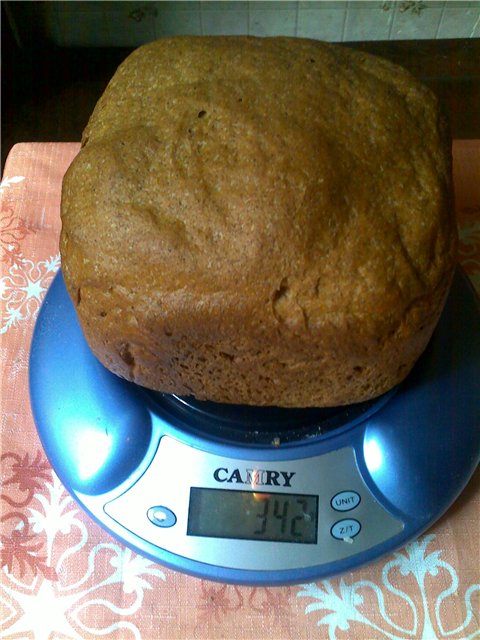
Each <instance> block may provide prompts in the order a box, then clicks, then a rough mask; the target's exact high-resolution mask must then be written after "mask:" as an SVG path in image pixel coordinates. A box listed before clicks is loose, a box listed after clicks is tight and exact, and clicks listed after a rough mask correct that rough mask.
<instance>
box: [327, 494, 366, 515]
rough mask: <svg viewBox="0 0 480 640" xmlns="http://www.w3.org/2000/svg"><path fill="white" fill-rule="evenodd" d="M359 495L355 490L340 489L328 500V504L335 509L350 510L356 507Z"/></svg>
mask: <svg viewBox="0 0 480 640" xmlns="http://www.w3.org/2000/svg"><path fill="white" fill-rule="evenodd" d="M360 501H361V497H360V495H359V494H358V493H357V492H356V491H340V493H336V494H335V495H334V496H333V498H332V499H331V500H330V506H331V507H332V509H335V511H351V510H352V509H355V507H358V505H359V504H360Z"/></svg>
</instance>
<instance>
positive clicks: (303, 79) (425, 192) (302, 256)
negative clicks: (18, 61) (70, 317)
mask: <svg viewBox="0 0 480 640" xmlns="http://www.w3.org/2000/svg"><path fill="white" fill-rule="evenodd" d="M62 223H63V228H62V236H61V252H62V268H63V271H64V276H65V280H66V283H67V288H68V290H69V292H70V294H71V296H72V299H73V300H74V302H75V304H76V307H77V312H78V316H79V318H80V322H81V324H82V327H83V330H84V332H85V335H86V338H87V340H88V342H89V344H90V346H91V347H92V349H93V351H94V353H95V354H96V355H97V356H98V357H99V359H100V360H101V361H102V362H103V363H104V364H105V365H106V366H107V367H108V368H110V369H111V370H112V371H114V372H115V373H117V374H118V375H120V376H122V377H125V378H128V379H130V380H133V381H135V382H137V383H138V384H141V385H144V386H147V387H150V388H153V389H158V390H161V391H165V392H173V393H177V394H180V395H194V396H195V397H197V398H199V399H209V400H213V401H217V402H234V403H244V404H259V405H277V406H332V405H337V404H349V403H352V402H358V401H361V400H364V399H367V398H370V397H373V396H375V395H378V394H381V393H383V392H384V391H386V390H387V389H389V388H391V387H392V386H393V385H395V384H396V383H397V382H399V381H401V380H402V379H403V378H404V377H405V375H406V374H407V373H408V372H409V370H410V369H411V367H412V366H413V364H414V362H415V361H416V359H417V358H418V357H419V355H420V354H421V352H422V351H423V349H424V348H425V346H426V344H427V342H428V339H429V337H430V335H431V333H432V331H433V328H434V326H435V324H436V322H437V320H438V317H439V314H440V312H441V309H442V305H443V302H444V299H445V295H446V292H447V290H448V286H449V283H450V279H451V275H452V270H453V266H454V262H455V245H456V231H455V221H454V219H453V207H452V198H451V167H450V142H449V139H448V134H447V130H446V126H445V123H444V121H443V119H442V117H441V115H440V112H439V109H438V106H437V103H436V99H435V98H434V96H433V95H432V94H431V93H430V92H429V90H428V89H426V88H425V87H423V86H422V85H420V84H419V83H418V82H416V81H415V80H414V79H413V78H412V77H411V76H410V75H409V74H408V73H407V72H406V71H404V70H402V69H400V68H398V67H395V66H394V65H391V64H390V63H387V62H386V61H383V60H381V59H378V58H375V57H373V56H369V55H366V54H363V53H358V52H354V51H351V50H349V49H347V48H343V47H341V46H335V45H327V44H324V43H320V42H317V41H309V40H300V39H289V38H271V39H269V38H266V39H260V38H258V39H257V38H246V37H214V38H207V37H204V38H193V37H184V38H172V39H164V40H160V41H157V42H154V43H151V44H149V45H146V46H144V47H141V48H140V49H138V50H137V51H135V52H134V53H133V54H132V55H131V56H130V57H129V58H127V60H126V61H125V62H124V63H123V64H122V65H121V66H120V68H119V69H118V71H117V73H116V74H115V76H114V77H113V79H112V81H111V82H110V84H109V86H108V88H107V90H106V91H105V93H104V95H103V96H102V98H101V99H100V101H99V103H98V104H97V106H96V108H95V111H94V113H93V115H92V117H91V119H90V121H89V123H88V126H87V128H86V130H85V133H84V138H83V144H82V150H81V151H80V153H79V155H78V156H77V158H76V159H75V160H74V162H73V164H72V166H71V167H70V169H69V170H68V172H67V174H66V176H65V180H64V186H63V193H62Z"/></svg>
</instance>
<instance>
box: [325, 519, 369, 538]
mask: <svg viewBox="0 0 480 640" xmlns="http://www.w3.org/2000/svg"><path fill="white" fill-rule="evenodd" d="M361 528H362V525H361V524H360V522H359V521H358V520H353V519H352V518H346V519H345V520H339V521H338V522H336V523H335V524H334V525H333V527H332V528H331V529H330V533H331V535H332V536H333V537H334V538H336V539H337V540H345V541H347V542H349V541H351V540H352V538H355V536H357V535H358V534H359V533H360V529H361Z"/></svg>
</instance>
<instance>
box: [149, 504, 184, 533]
mask: <svg viewBox="0 0 480 640" xmlns="http://www.w3.org/2000/svg"><path fill="white" fill-rule="evenodd" d="M147 517H148V519H149V520H150V522H151V523H152V524H154V525H155V526H156V527H163V528H165V529H168V527H173V525H174V524H175V523H176V522H177V516H176V515H175V514H174V513H173V511H171V510H170V509H168V508H167V507H162V506H161V505H159V506H156V507H150V509H149V510H148V511H147Z"/></svg>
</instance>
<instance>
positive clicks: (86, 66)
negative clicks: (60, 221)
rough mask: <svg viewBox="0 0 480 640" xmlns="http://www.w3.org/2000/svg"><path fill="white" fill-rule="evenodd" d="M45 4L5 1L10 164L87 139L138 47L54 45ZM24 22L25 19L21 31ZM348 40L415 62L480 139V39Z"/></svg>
mask: <svg viewBox="0 0 480 640" xmlns="http://www.w3.org/2000/svg"><path fill="white" fill-rule="evenodd" d="M43 4H44V3H43V2H35V3H32V2H25V3H22V2H14V3H5V2H2V114H1V127H2V128H1V143H2V149H1V162H2V171H3V166H4V162H5V158H6V156H7V154H8V151H9V150H10V148H11V147H12V146H13V145H14V144H16V143H17V142H60V141H65V142H71V141H79V140H80V137H81V134H82V130H83V128H84V127H85V125H86V123H87V120H88V117H89V115H90V113H91V112H92V110H93V107H94V106H95V103H96V101H97V100H98V98H99V97H100V95H101V93H102V92H103V90H104V88H105V87H106V85H107V83H108V81H109V79H110V78H111V76H112V75H113V73H114V72H115V69H116V68H117V66H118V65H119V64H120V62H121V61H122V60H123V59H124V58H125V57H126V56H127V55H128V54H129V53H130V52H131V51H132V49H131V48H98V47H96V48H86V47H85V48H84V47H76V48H66V47H58V46H55V45H53V44H52V42H50V41H49V39H48V37H47V35H46V32H45V29H44V27H43V22H42V20H43V18H42V5H43ZM12 5H14V7H12ZM12 8H13V9H14V14H15V15H14V18H15V20H12V19H11V18H12ZM17 24H21V25H22V28H21V33H19V31H18V27H17V26H16V25H17ZM345 46H352V47H355V48H357V49H362V50H364V51H369V52H371V53H375V54H378V55H381V56H383V57H385V58H387V59H389V60H391V61H393V62H396V63H398V64H401V65H403V66H404V67H406V68H407V69H409V70H410V71H411V72H412V73H413V74H414V75H415V76H416V77H417V78H419V79H421V80H422V81H423V82H425V84H427V85H428V86H429V87H431V88H432V89H433V90H434V91H435V93H436V94H437V95H438V97H439V99H440V101H441V102H442V104H443V105H444V108H445V111H446V112H447V115H448V116H449V119H450V125H451V130H452V136H453V137H454V138H480V39H475V38H471V39H459V40H415V41H414V40H404V41H398V40H397V41H396V40H390V41H382V42H363V43H359V42H355V43H351V44H346V45H345Z"/></svg>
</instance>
